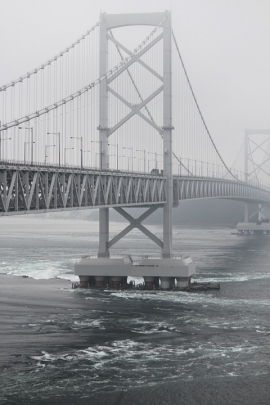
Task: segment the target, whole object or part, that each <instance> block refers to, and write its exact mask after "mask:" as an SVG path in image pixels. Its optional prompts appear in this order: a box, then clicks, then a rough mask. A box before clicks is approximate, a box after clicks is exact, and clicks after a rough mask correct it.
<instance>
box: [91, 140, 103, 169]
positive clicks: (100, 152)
mask: <svg viewBox="0 0 270 405" xmlns="http://www.w3.org/2000/svg"><path fill="white" fill-rule="evenodd" d="M90 142H91V143H98V144H99V145H100V148H99V149H100V150H99V152H96V157H97V155H99V156H100V161H99V170H101V169H102V168H101V163H102V161H101V160H102V142H101V141H90ZM96 167H97V168H98V165H97V158H96Z"/></svg>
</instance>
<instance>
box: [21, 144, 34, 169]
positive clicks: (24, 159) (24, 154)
mask: <svg viewBox="0 0 270 405" xmlns="http://www.w3.org/2000/svg"><path fill="white" fill-rule="evenodd" d="M30 143H32V144H33V143H35V142H24V149H23V161H24V164H26V145H29V144H30ZM31 164H33V162H32V163H31Z"/></svg>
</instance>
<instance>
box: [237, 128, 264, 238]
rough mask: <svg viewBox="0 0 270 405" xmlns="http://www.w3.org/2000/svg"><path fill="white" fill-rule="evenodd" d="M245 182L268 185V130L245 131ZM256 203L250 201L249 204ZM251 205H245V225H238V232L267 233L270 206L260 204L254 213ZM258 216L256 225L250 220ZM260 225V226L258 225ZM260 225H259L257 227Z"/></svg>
mask: <svg viewBox="0 0 270 405" xmlns="http://www.w3.org/2000/svg"><path fill="white" fill-rule="evenodd" d="M244 145H245V181H246V182H247V183H251V184H253V185H255V186H258V187H260V186H263V184H262V183H265V184H269V179H270V130H269V129H246V130H245V142H244ZM259 178H260V179H262V178H263V179H264V181H262V180H259ZM252 202H253V203H254V202H256V201H251V203H252ZM250 211H251V204H250V203H248V202H246V203H245V223H244V224H238V226H237V229H238V231H240V232H245V233H247V234H249V233H251V234H253V233H254V232H255V231H256V232H260V231H261V232H260V233H269V232H270V224H269V223H267V222H266V221H269V220H270V204H267V203H260V204H258V208H257V209H255V211H254V212H250ZM256 216H258V223H257V224H255V223H254V222H251V220H252V219H253V218H254V217H256ZM260 223H261V224H260ZM259 224H260V225H259Z"/></svg>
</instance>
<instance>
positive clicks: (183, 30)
mask: <svg viewBox="0 0 270 405" xmlns="http://www.w3.org/2000/svg"><path fill="white" fill-rule="evenodd" d="M166 9H168V10H171V11H172V19H173V29H174V32H175V36H176V38H177V42H178V45H179V46H180V51H181V53H182V56H183V58H184V62H185V65H186V68H187V71H188V74H189V76H190V79H191V83H192V85H193V88H194V91H195V94H196V96H197V99H198V101H199V104H200V107H201V109H202V112H203V114H204V116H205V119H206V122H207V125H208V127H209V129H210V132H211V134H212V136H213V138H214V140H215V142H216V144H217V146H218V148H219V149H220V150H221V154H222V156H224V159H225V160H226V162H228V164H229V165H230V164H232V162H233V161H234V158H235V156H236V155H237V152H238V150H239V148H240V146H241V143H242V140H243V135H244V129H245V128H270V116H269V112H270V51H269V40H270V24H269V21H270V1H269V0H170V1H166V0H155V1H154V0H148V1H147V2H146V1H142V0H126V1H124V0H113V1H112V0H110V1H109V0H105V1H101V0H95V1H94V0H46V1H44V0H0V10H1V24H0V38H1V41H0V55H1V64H0V86H1V85H4V84H6V83H7V82H10V81H12V80H14V79H17V78H18V77H19V76H22V75H23V74H25V73H26V72H27V71H30V70H32V69H34V68H35V67H37V66H39V65H41V64H42V63H44V62H45V61H47V60H48V59H49V58H51V57H53V56H54V55H55V54H57V53H58V52H59V51H61V50H64V49H65V48H66V47H67V46H69V45H70V44H71V43H72V42H74V41H75V40H76V39H77V38H79V37H80V36H81V35H82V34H84V33H85V32H86V31H87V30H88V29H89V28H91V27H92V26H93V25H94V24H95V23H96V22H97V21H98V20H99V15H100V11H104V12H107V13H125V12H157V11H164V10H166ZM138 29H139V28H138ZM150 30H151V28H150ZM150 30H149V31H150ZM139 38H141V37H139ZM138 42H139V41H138Z"/></svg>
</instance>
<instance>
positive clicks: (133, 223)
mask: <svg viewBox="0 0 270 405" xmlns="http://www.w3.org/2000/svg"><path fill="white" fill-rule="evenodd" d="M158 208H159V206H157V205H155V206H152V207H151V208H149V209H148V210H147V211H145V212H144V213H143V214H142V215H141V216H140V217H139V218H133V217H132V216H131V215H129V214H128V213H127V212H126V211H125V210H124V209H123V208H114V209H115V211H117V212H118V213H119V214H121V215H122V216H123V217H124V218H125V219H126V220H128V221H129V222H130V224H129V225H128V226H127V227H126V228H125V229H123V231H121V232H120V233H119V234H118V235H116V236H115V237H114V238H112V239H111V240H110V241H109V242H108V248H111V247H112V246H113V245H114V244H115V243H117V242H118V241H119V240H120V239H122V238H123V237H124V236H126V235H127V234H128V233H129V232H130V231H132V229H134V228H137V229H139V230H140V231H141V232H142V233H144V234H145V235H146V236H147V237H148V238H149V239H151V240H152V241H153V242H155V243H156V244H157V245H158V246H159V247H160V248H161V249H163V242H162V241H161V240H160V239H159V238H158V237H157V236H156V235H154V234H153V233H152V232H150V231H149V230H148V229H147V228H145V226H143V225H142V224H141V223H142V221H143V220H145V219H146V218H147V217H149V215H151V214H152V213H153V212H155V211H156V210H157V209H158Z"/></svg>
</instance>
